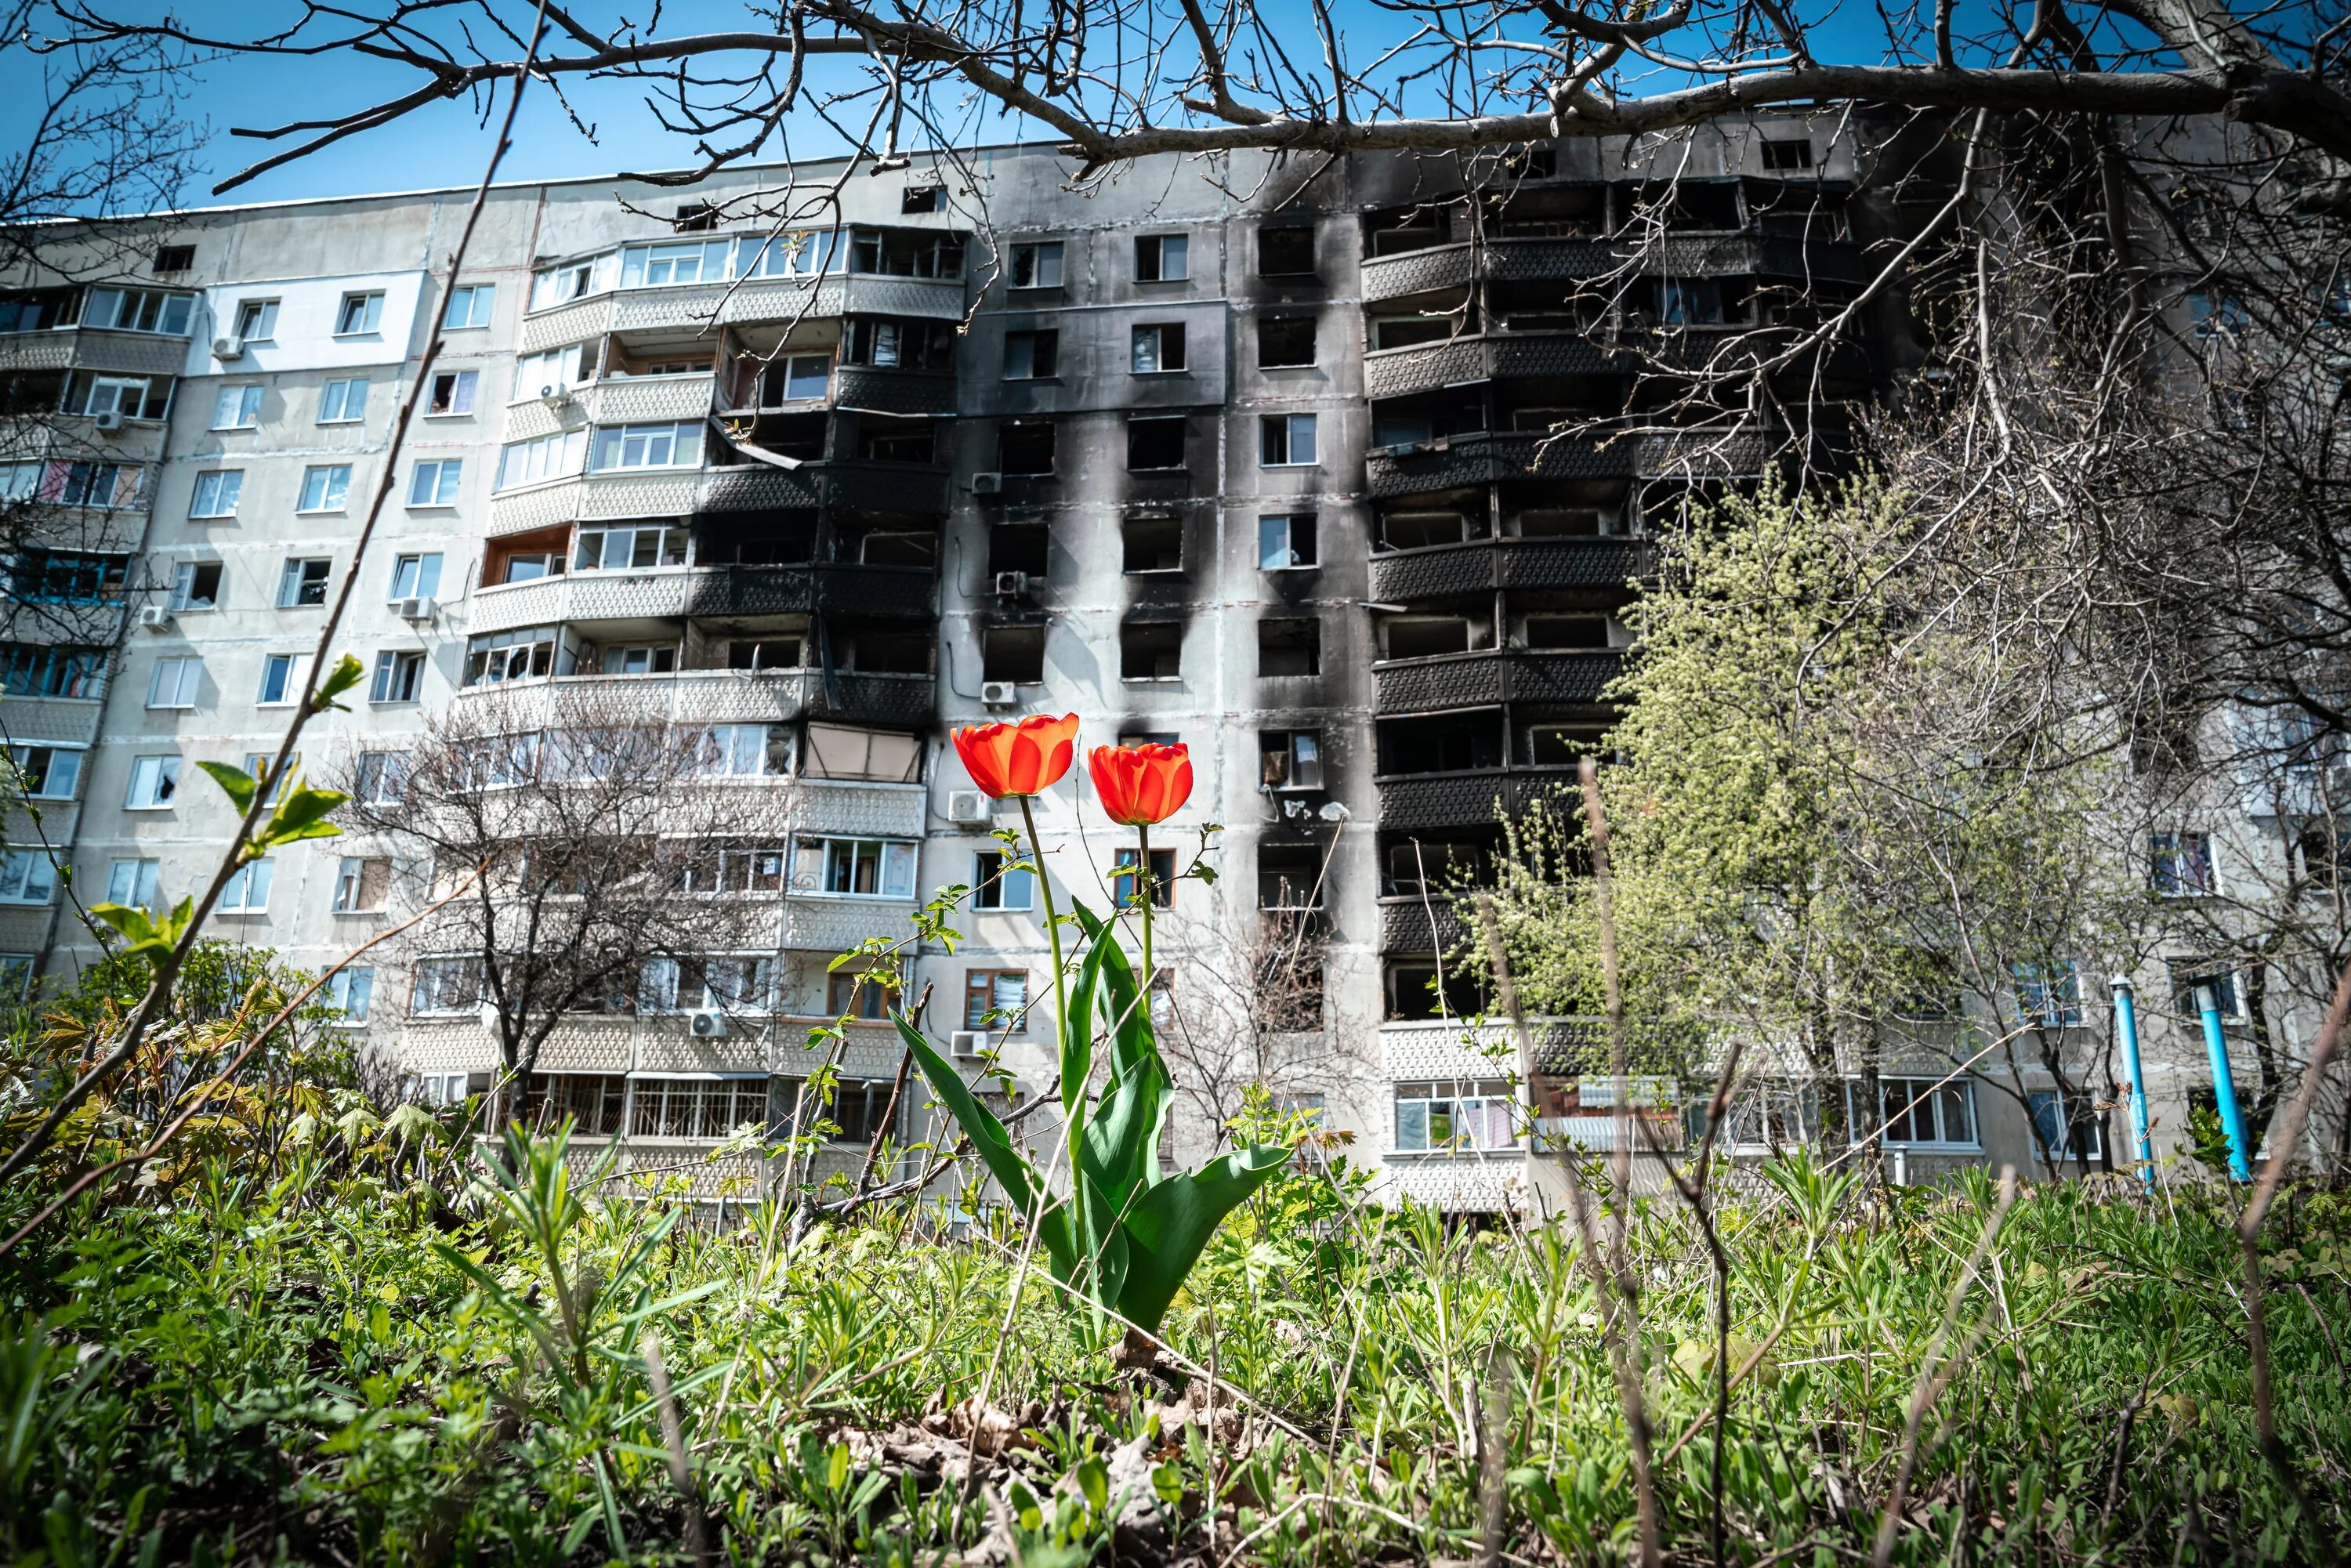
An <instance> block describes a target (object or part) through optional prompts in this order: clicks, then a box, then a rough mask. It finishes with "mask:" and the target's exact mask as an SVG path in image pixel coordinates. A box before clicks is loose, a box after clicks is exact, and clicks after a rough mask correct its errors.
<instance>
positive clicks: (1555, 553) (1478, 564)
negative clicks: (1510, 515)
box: [1372, 537, 1656, 601]
mask: <svg viewBox="0 0 2351 1568" xmlns="http://www.w3.org/2000/svg"><path fill="white" fill-rule="evenodd" d="M1655 570H1656V546H1655V545H1653V544H1651V543H1650V542H1649V541H1648V540H1646V539H1635V538H1598V537H1594V538H1486V539H1467V540H1464V541H1463V542H1461V543H1460V544H1451V545H1430V546H1426V547H1423V548H1421V549H1405V550H1391V551H1388V552H1387V553H1385V554H1383V555H1375V556H1374V557H1373V558H1372V597H1373V598H1374V599H1376V600H1381V601H1412V600H1418V599H1441V598H1445V597H1447V596H1450V595H1454V594H1461V593H1478V592H1483V591H1489V590H1491V589H1497V588H1590V589H1612V588H1623V587H1624V586H1625V584H1626V583H1627V582H1629V581H1630V580H1633V579H1635V578H1637V577H1645V576H1646V575H1648V574H1649V573H1651V572H1653V571H1655Z"/></svg>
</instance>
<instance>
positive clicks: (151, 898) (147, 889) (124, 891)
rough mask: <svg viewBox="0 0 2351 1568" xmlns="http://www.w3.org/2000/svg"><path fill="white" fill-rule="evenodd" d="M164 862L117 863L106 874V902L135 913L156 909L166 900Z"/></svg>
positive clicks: (131, 861) (135, 861) (129, 861)
mask: <svg viewBox="0 0 2351 1568" xmlns="http://www.w3.org/2000/svg"><path fill="white" fill-rule="evenodd" d="M162 873H163V862H162V861H156V860H128V861H116V862H114V863H113V864H112V865H110V866H109V867H108V868H107V872H106V901H107V902H108V903H109V904H124V905H127V906H128V907H130V908H132V909H152V908H154V907H155V906H156V904H158V902H159V901H160V900H161V899H162V888H161V883H162Z"/></svg>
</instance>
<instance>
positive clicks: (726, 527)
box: [694, 512, 816, 566]
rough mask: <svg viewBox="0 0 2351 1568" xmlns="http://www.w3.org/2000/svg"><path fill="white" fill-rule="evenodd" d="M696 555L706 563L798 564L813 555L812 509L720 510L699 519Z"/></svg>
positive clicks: (813, 518) (813, 522)
mask: <svg viewBox="0 0 2351 1568" xmlns="http://www.w3.org/2000/svg"><path fill="white" fill-rule="evenodd" d="M699 531H700V533H701V536H702V537H701V538H698V539H696V540H695V551H694V558H695V559H696V560H698V561H700V562H701V563H702V564H703V565H705V566H799V565H802V564H804V563H806V562H808V561H810V560H813V559H815V558H816V514H815V513H814V512H748V513H744V514H741V515H739V516H731V517H730V516H726V515H724V514H720V515H717V516H713V517H704V518H703V519H702V520H701V524H700V530H699Z"/></svg>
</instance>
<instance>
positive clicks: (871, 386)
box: [832, 365, 956, 414]
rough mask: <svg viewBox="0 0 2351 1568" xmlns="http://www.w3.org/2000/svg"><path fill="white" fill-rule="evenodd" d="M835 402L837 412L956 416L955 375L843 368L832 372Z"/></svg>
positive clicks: (948, 372)
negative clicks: (849, 409)
mask: <svg viewBox="0 0 2351 1568" xmlns="http://www.w3.org/2000/svg"><path fill="white" fill-rule="evenodd" d="M832 401H833V405H834V406H835V407H837V408H853V409H863V410H865V411H867V412H869V413H903V414H945V413H954V412H955V411H956V378H955V372H954V371H893V370H878V369H875V368H873V367H872V366H868V365H842V366H841V367H840V368H839V369H838V370H837V371H834V372H833V382H832Z"/></svg>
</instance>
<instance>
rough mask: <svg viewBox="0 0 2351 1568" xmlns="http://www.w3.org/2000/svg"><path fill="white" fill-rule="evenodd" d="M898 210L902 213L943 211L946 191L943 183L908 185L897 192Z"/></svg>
mask: <svg viewBox="0 0 2351 1568" xmlns="http://www.w3.org/2000/svg"><path fill="white" fill-rule="evenodd" d="M898 210H899V211H900V212H902V213H943V212H946V210H947V193H946V186H944V185H909V186H907V187H906V188H905V189H904V191H901V192H900V193H898Z"/></svg>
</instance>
